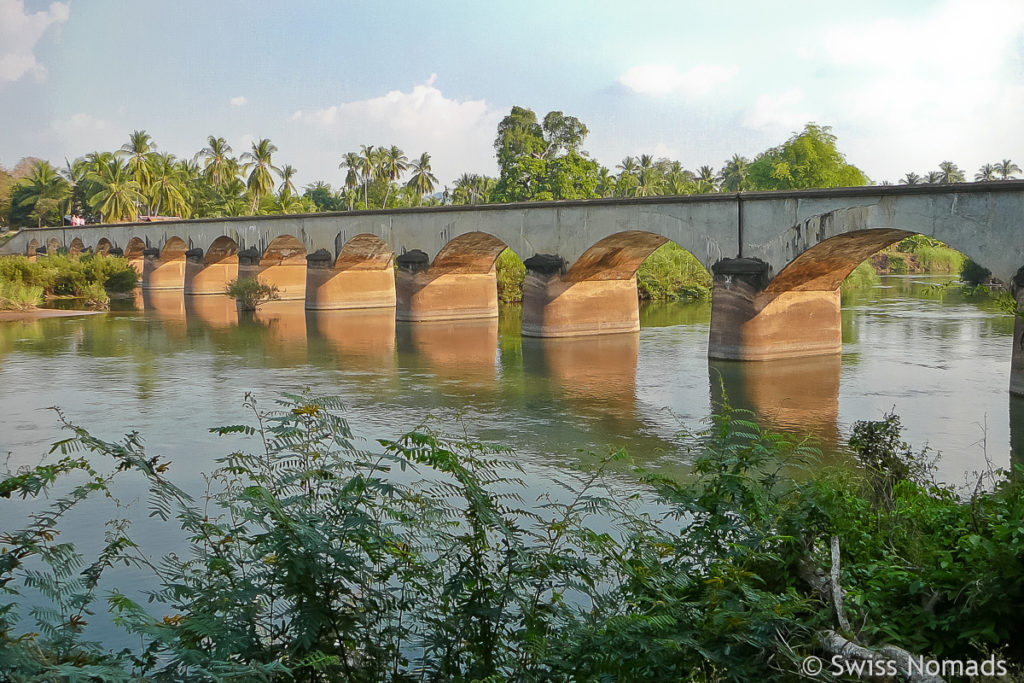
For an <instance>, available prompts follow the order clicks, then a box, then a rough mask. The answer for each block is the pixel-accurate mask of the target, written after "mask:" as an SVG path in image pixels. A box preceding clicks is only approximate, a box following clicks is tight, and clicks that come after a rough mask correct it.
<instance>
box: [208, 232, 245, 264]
mask: <svg viewBox="0 0 1024 683" xmlns="http://www.w3.org/2000/svg"><path fill="white" fill-rule="evenodd" d="M228 259H233V260H234V262H235V263H238V242H236V241H235V240H233V239H231V238H230V237H228V236H227V235H221V236H220V237H218V238H217V239H215V240H214V241H213V242H212V243H211V244H210V248H209V249H207V250H206V253H205V254H204V255H203V263H204V264H205V265H207V266H209V265H212V264H214V263H222V262H224V261H226V260H228Z"/></svg>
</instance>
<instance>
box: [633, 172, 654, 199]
mask: <svg viewBox="0 0 1024 683" xmlns="http://www.w3.org/2000/svg"><path fill="white" fill-rule="evenodd" d="M660 189H661V179H660V178H658V177H657V173H655V171H654V169H653V168H645V169H643V170H641V171H640V174H639V176H638V177H637V183H636V186H635V187H634V188H633V196H634V197H653V196H655V195H657V194H658V192H659V190H660Z"/></svg>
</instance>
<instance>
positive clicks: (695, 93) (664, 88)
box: [619, 64, 739, 97]
mask: <svg viewBox="0 0 1024 683" xmlns="http://www.w3.org/2000/svg"><path fill="white" fill-rule="evenodd" d="M737 73H739V68H737V67H735V66H695V67H693V68H692V69H690V70H688V71H686V72H685V73H680V71H679V70H678V69H677V68H676V67H675V66H672V65H670V64H644V65H642V66H634V67H632V68H631V69H629V70H628V71H626V73H624V74H622V76H620V77H619V83H621V84H622V85H624V86H626V87H627V88H629V89H630V90H632V91H633V92H636V93H640V94H643V95H669V94H672V93H681V94H684V95H690V96H692V97H701V96H703V95H707V94H708V93H710V92H711V91H712V90H714V89H715V88H716V87H718V86H719V85H721V84H722V83H725V82H726V81H728V80H730V79H731V78H732V77H733V76H735V75H736V74H737Z"/></svg>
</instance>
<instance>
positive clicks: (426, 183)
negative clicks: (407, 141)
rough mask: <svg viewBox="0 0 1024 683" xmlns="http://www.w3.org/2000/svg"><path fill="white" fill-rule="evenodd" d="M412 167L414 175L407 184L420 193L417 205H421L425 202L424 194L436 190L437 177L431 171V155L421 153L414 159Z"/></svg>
mask: <svg viewBox="0 0 1024 683" xmlns="http://www.w3.org/2000/svg"><path fill="white" fill-rule="evenodd" d="M410 168H412V176H411V177H410V178H409V182H408V183H406V186H407V187H411V188H412V189H413V190H415V191H416V193H417V194H418V195H419V199H418V200H417V202H416V205H417V206H419V205H421V204H422V203H423V195H425V194H430V193H431V192H433V191H434V187H436V185H437V177H436V176H435V175H434V174H433V173H431V172H430V155H429V154H427V153H426V152H424V153H423V154H421V155H420V158H419V159H416V160H415V161H413V162H412V164H411V165H410Z"/></svg>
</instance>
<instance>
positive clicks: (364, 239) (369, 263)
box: [334, 233, 395, 270]
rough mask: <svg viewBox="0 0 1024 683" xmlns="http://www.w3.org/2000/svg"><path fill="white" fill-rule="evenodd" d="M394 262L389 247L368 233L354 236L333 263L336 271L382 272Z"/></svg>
mask: <svg viewBox="0 0 1024 683" xmlns="http://www.w3.org/2000/svg"><path fill="white" fill-rule="evenodd" d="M394 262H395V252H394V251H393V250H392V249H391V246H390V245H389V244H388V243H387V242H385V241H384V240H382V239H381V238H379V237H377V236H376V235H371V234H369V233H362V234H359V235H356V236H355V237H353V238H352V239H350V240H349V241H348V242H346V243H345V245H344V246H343V247H342V248H341V252H340V253H339V254H338V259H337V260H336V261H335V262H334V267H335V269H337V270H384V269H387V268H390V267H391V265H392V264H393V263H394Z"/></svg>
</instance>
